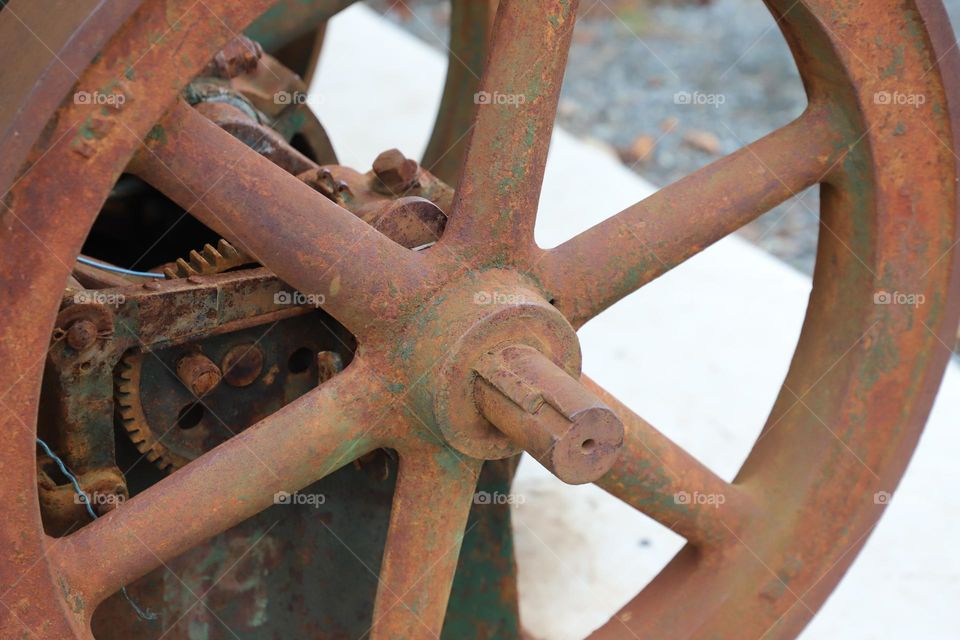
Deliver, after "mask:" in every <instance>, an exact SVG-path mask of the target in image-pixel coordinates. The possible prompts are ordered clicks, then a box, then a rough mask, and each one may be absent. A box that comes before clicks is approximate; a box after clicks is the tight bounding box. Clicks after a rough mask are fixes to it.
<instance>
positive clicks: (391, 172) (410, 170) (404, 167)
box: [373, 149, 420, 195]
mask: <svg viewBox="0 0 960 640" xmlns="http://www.w3.org/2000/svg"><path fill="white" fill-rule="evenodd" d="M373 173H374V175H376V176H377V182H378V184H375V185H374V186H375V187H377V188H378V190H379V191H382V192H384V193H387V194H389V195H402V194H404V193H406V192H407V191H408V190H410V189H411V188H413V187H414V186H416V184H417V179H418V178H419V177H420V165H419V164H417V161H416V160H411V159H410V158H407V157H405V156H404V155H403V154H402V153H400V151H399V150H398V149H389V150H387V151H384V152H383V153H381V154H380V155H379V156H377V159H376V160H374V161H373Z"/></svg>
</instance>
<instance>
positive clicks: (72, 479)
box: [37, 438, 157, 620]
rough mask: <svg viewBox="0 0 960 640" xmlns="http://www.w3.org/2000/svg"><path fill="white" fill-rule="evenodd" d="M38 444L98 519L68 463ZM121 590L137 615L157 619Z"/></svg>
mask: <svg viewBox="0 0 960 640" xmlns="http://www.w3.org/2000/svg"><path fill="white" fill-rule="evenodd" d="M37 444H38V445H40V448H42V449H43V450H44V451H45V452H46V454H47V455H48V456H50V458H51V459H52V460H53V461H54V462H56V463H57V466H58V467H60V471H61V473H63V475H65V476H67V478H68V479H69V480H70V483H71V484H72V485H73V490H74V491H76V492H77V495H79V496H80V501H81V502H83V504H84V506H85V507H86V508H87V513H89V514H90V517H91V518H93V519H94V520H96V519H97V513H96V512H95V511H94V510H93V507H92V506H90V497H89V496H88V495H87V492H86V491H84V490H83V489H82V488H81V487H80V482H79V481H78V480H77V478H76V476H74V475H73V474H72V473H70V470H69V469H67V465H65V464H64V463H63V460H61V459H60V458H59V457H58V456H57V454H55V453H54V452H53V451H52V450H51V449H50V447H49V446H48V445H47V443H46V442H44V441H43V440H41V439H40V438H37ZM120 592H121V593H123V597H124V598H126V599H127V602H129V603H130V606H131V607H133V610H134V611H136V612H137V615H138V616H140V617H141V618H142V619H144V620H156V619H157V614H155V613H154V612H153V611H150V610H149V609H141V608H140V606H139V605H137V603H136V602H134V601H133V598H131V597H130V594H128V593H127V588H126V587H120Z"/></svg>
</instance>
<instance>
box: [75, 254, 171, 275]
mask: <svg viewBox="0 0 960 640" xmlns="http://www.w3.org/2000/svg"><path fill="white" fill-rule="evenodd" d="M77 262H81V263H83V264H86V265H90V266H91V267H96V268H97V269H103V270H104V271H113V272H114V273H122V274H124V275H128V276H137V277H140V278H166V277H167V276H165V275H163V274H162V273H152V272H150V271H131V270H130V269H124V268H122V267H115V266H113V265H112V264H103V263H102V262H95V261H93V260H91V259H90V258H84V257H83V256H79V257H78V258H77Z"/></svg>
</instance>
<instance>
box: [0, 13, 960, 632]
mask: <svg viewBox="0 0 960 640" xmlns="http://www.w3.org/2000/svg"><path fill="white" fill-rule="evenodd" d="M3 4H4V5H5V6H3V8H2V9H0V48H3V49H4V50H5V52H6V54H7V55H6V56H5V58H4V59H5V61H6V62H5V64H4V65H3V66H2V71H0V73H2V86H4V87H5V97H4V100H3V108H2V110H0V135H2V139H0V144H2V148H3V149H4V153H3V154H2V156H0V185H2V190H3V191H2V192H3V200H2V202H3V209H2V211H0V216H2V222H3V227H2V231H0V247H2V250H0V287H2V288H0V305H2V309H3V318H4V321H3V323H2V324H0V362H3V363H4V367H3V368H2V369H0V401H2V411H0V422H2V428H3V430H4V433H5V434H6V437H5V438H4V439H3V440H2V442H0V472H2V477H3V479H4V482H3V484H2V485H0V499H2V504H3V505H4V506H5V510H6V514H5V516H6V517H5V518H4V522H3V523H2V525H0V549H2V550H3V561H2V563H0V588H2V592H0V604H2V605H3V606H2V607H0V637H3V638H43V639H48V638H49V639H57V640H59V639H63V638H93V637H96V638H98V639H111V638H160V637H169V638H231V637H242V638H254V639H256V638H264V639H266V638H360V637H370V638H374V639H385V638H435V637H441V636H442V637H443V638H451V639H452V638H497V639H501V638H521V637H523V631H522V626H521V622H520V619H519V615H518V610H517V588H516V578H515V576H516V564H515V560H514V555H513V543H512V537H511V532H510V514H509V505H507V504H485V502H484V501H483V500H478V498H477V496H483V495H490V494H494V493H498V492H499V493H506V492H508V491H509V487H510V483H511V479H512V477H513V473H514V471H515V469H516V463H517V458H518V456H519V454H521V453H522V452H524V451H526V452H527V453H529V454H530V455H532V456H534V457H535V458H537V459H538V460H539V461H540V462H541V463H542V464H544V466H546V467H547V468H548V469H549V470H550V471H551V472H553V473H554V474H555V475H556V476H557V477H559V478H560V479H561V480H564V481H565V482H568V483H571V484H581V483H587V482H595V483H597V484H598V485H599V486H601V487H602V488H604V489H605V490H607V491H608V492H610V493H611V494H613V495H614V496H616V497H618V498H620V499H622V500H623V501H625V502H626V503H628V504H630V505H632V506H633V507H635V508H636V509H638V510H640V511H641V512H643V513H644V514H646V515H647V516H649V517H650V518H652V519H654V520H656V521H657V522H659V523H661V524H663V525H664V526H667V527H670V528H672V529H673V530H675V531H676V532H677V533H679V534H681V535H682V536H684V537H685V538H686V539H687V541H688V544H687V546H686V547H685V548H684V549H683V551H681V552H680V553H679V554H678V555H677V556H676V557H675V558H674V560H673V561H672V562H671V563H670V564H669V565H668V566H667V567H666V568H665V569H664V570H663V572H662V573H661V574H660V575H659V576H658V577H657V578H656V579H655V580H654V582H653V583H651V584H650V585H649V586H648V587H647V588H645V589H644V590H643V591H642V592H641V593H639V594H638V595H637V596H636V598H635V599H633V600H632V601H631V602H630V603H628V604H627V605H626V606H625V607H624V608H623V609H622V610H621V611H620V612H619V613H618V614H617V615H615V616H614V617H613V618H611V620H610V621H609V622H608V623H607V624H606V625H604V626H603V627H601V628H600V629H598V630H597V631H596V632H595V633H594V634H593V635H591V638H598V639H605V638H640V637H642V638H758V637H761V636H762V637H769V638H792V637H795V636H796V635H797V634H798V633H799V632H800V630H801V629H802V628H803V627H804V625H805V624H806V623H807V622H808V621H809V620H810V619H811V617H812V616H813V615H814V614H815V613H816V611H817V608H818V607H819V606H820V605H821V604H822V603H823V602H824V600H825V599H826V597H827V596H828V595H829V593H830V592H831V590H832V589H833V587H834V586H835V585H836V584H837V582H838V581H839V580H840V578H841V577H842V575H843V573H844V571H845V570H846V568H847V567H848V566H849V565H850V563H851V562H852V561H853V560H854V558H855V557H856V554H857V552H858V551H859V549H860V548H861V547H862V545H863V544H864V542H865V541H866V538H867V536H868V535H869V533H870V531H871V530H872V528H873V527H874V526H875V524H876V522H877V520H878V518H879V517H880V515H881V514H882V512H883V509H884V507H885V504H886V500H885V499H884V496H887V495H889V493H890V492H892V491H893V490H894V488H895V486H896V484H897V482H898V480H899V479H900V476H901V475H902V473H903V471H904V468H905V466H906V464H907V462H908V460H909V457H910V454H911V453H912V451H913V449H914V447H915V446H916V443H917V438H918V437H919V434H920V432H921V430H922V428H923V425H924V423H925V421H926V418H927V415H928V412H929V410H930V407H931V404H932V402H933V398H934V394H935V392H936V390H937V388H938V386H939V382H940V378H941V376H942V374H943V370H944V367H945V365H946V362H947V359H948V357H949V354H950V351H949V349H948V348H946V347H945V344H947V343H950V342H951V340H952V339H953V337H954V336H955V335H956V328H957V323H958V314H960V307H958V302H960V301H958V295H960V283H958V282H957V267H958V259H960V251H958V248H957V247H958V244H960V230H958V226H957V221H958V219H957V212H958V209H957V204H958V203H957V195H958V194H957V176H958V157H957V156H956V155H955V150H956V148H957V138H956V136H957V133H958V121H957V120H956V119H955V117H954V114H955V113H956V109H957V108H958V106H957V105H958V103H957V99H958V97H960V96H958V94H957V93H956V92H957V90H958V87H957V82H958V80H960V66H958V64H960V61H958V59H957V55H958V53H957V50H956V48H955V46H954V42H953V36H952V33H951V30H950V26H949V23H948V22H947V18H946V14H945V12H944V9H943V7H942V6H941V4H940V3H939V2H937V1H936V0H908V1H902V0H896V1H895V0H872V1H871V2H869V3H867V2H851V1H849V0H804V1H803V2H794V1H793V0H767V1H766V4H767V6H768V8H769V9H770V11H772V12H773V14H774V16H775V17H776V19H777V22H778V24H779V26H780V27H781V29H782V31H783V34H784V36H785V37H786V39H787V41H788V42H789V44H790V46H791V49H792V51H793V53H794V56H795V58H796V61H797V66H798V68H799V70H800V72H801V75H802V77H803V81H804V84H805V87H806V90H807V94H808V97H809V105H808V107H807V109H806V110H805V112H804V113H803V114H802V115H801V116H800V117H799V118H798V119H797V120H795V121H794V122H792V123H790V124H789V125H787V126H786V127H784V128H782V129H780V130H778V131H775V132H773V133H772V134H770V135H768V136H766V137H764V138H762V139H760V140H758V141H756V142H754V143H752V144H750V145H748V146H747V147H745V148H743V149H741V150H740V151H738V152H736V153H734V154H732V155H730V156H728V157H726V158H723V159H721V160H719V161H717V162H715V163H714V164H712V165H710V166H708V167H706V168H705V169H703V170H701V171H699V172H697V173H695V174H692V175H690V176H689V177H687V178H685V179H684V180H681V181H680V182H678V183H675V184H674V185H671V186H669V187H667V188H664V189H662V190H661V191H659V192H658V193H657V194H655V195H654V196H652V197H650V198H648V199H646V200H644V201H642V202H639V203H637V204H636V205H633V206H631V207H630V208H628V209H626V210H624V211H622V212H620V213H618V214H616V215H614V216H612V217H611V218H609V219H608V220H606V221H605V222H603V223H601V224H599V225H597V226H595V227H593V228H592V229H590V230H588V231H586V232H584V233H582V234H580V235H578V236H576V237H574V238H573V239H571V240H569V241H567V242H566V243H564V244H561V245H560V246H558V247H556V248H554V249H550V250H544V249H541V248H539V247H538V246H536V244H535V243H534V241H533V228H534V222H535V214H536V210H537V204H538V198H539V191H540V185H541V180H542V177H543V170H544V164H545V161H546V156H547V149H548V144H549V140H550V134H551V131H552V128H553V122H554V118H555V112H556V108H557V102H558V96H559V88H560V84H561V81H562V76H563V70H564V67H565V64H566V58H567V50H568V48H569V45H570V40H571V37H572V31H573V26H574V23H575V17H576V12H577V6H578V3H577V2H576V1H575V0H536V1H534V0H530V1H520V0H501V1H500V2H499V7H498V3H496V2H495V1H493V0H474V1H471V0H452V15H451V33H450V60H451V64H450V68H449V71H448V77H447V84H446V88H445V91H444V95H443V100H442V103H441V108H440V113H439V116H438V119H437V123H436V127H435V130H434V134H433V137H432V139H431V141H430V144H429V146H428V150H427V152H426V157H424V158H423V159H422V161H420V162H418V161H416V160H413V159H410V158H406V157H404V156H403V154H402V153H400V152H399V151H398V150H395V149H390V150H385V151H384V152H383V153H382V154H381V155H380V156H379V157H378V158H377V160H376V161H375V162H374V164H373V167H372V168H371V169H370V170H369V171H365V172H363V171H362V170H363V169H364V168H351V167H346V166H343V165H341V164H339V162H338V160H337V157H336V154H335V151H334V149H333V147H332V145H331V143H330V141H329V138H328V137H327V133H326V131H325V130H324V127H323V125H322V123H321V121H320V120H319V119H318V118H317V116H316V114H314V113H313V112H311V110H310V109H309V107H308V106H307V104H306V102H305V96H306V89H307V83H306V81H304V80H303V79H302V78H303V77H309V74H310V72H311V67H310V64H311V61H312V60H314V59H315V57H316V55H317V53H318V47H319V45H320V43H321V42H322V34H323V26H324V24H325V23H326V21H327V20H329V19H330V18H331V17H332V16H333V15H335V14H336V13H337V12H338V11H340V10H342V9H344V8H345V7H346V6H348V5H349V4H351V2H350V1H349V0H339V1H336V0H282V1H281V2H276V0H203V1H202V2H197V1H196V0H88V1H83V2H77V1H67V0H48V1H47V2H43V3H40V2H31V1H28V0H8V2H6V3H3ZM358 81H363V79H362V78H358ZM476 96H481V97H483V96H501V97H503V96H506V97H508V98H510V99H509V100H499V99H476ZM891 96H893V98H891ZM917 96H922V97H923V100H922V101H921V100H916V99H913V100H911V97H917ZM903 97H905V99H903V100H901V98H903ZM400 125H401V123H398V126H400ZM817 184H819V185H820V187H821V194H822V211H821V220H822V223H821V237H820V243H819V249H818V259H817V266H816V272H815V276H814V287H813V292H812V294H811V298H810V303H809V308H808V312H807V317H806V320H805V324H804V329H803V334H802V337H801V339H800V341H799V343H798V345H797V350H796V354H795V356H794V360H793V363H792V366H791V369H790V372H789V374H788V376H787V379H786V380H785V382H784V384H783V388H782V391H781V394H780V395H779V397H778V398H777V399H776V402H775V404H774V407H773V410H772V412H771V415H770V418H769V421H768V423H767V425H766V427H765V428H764V431H763V433H762V435H761V436H760V438H759V439H758V441H757V443H756V445H755V447H754V449H753V451H752V452H751V454H750V456H749V458H748V460H747V462H746V463H745V465H744V467H743V469H742V470H741V472H740V474H739V475H738V477H737V478H736V480H735V481H734V482H732V483H728V482H726V481H724V480H722V479H721V478H719V477H717V476H716V475H715V474H713V473H712V472H711V471H710V470H709V469H707V468H706V467H705V466H703V465H702V464H701V463H700V462H698V461H697V460H696V459H695V458H694V457H692V456H691V455H689V454H688V453H687V452H685V451H684V450H683V449H682V448H680V447H679V446H677V445H676V444H674V443H672V442H671V441H670V440H669V439H668V438H666V437H665V436H664V435H662V434H661V433H659V432H658V431H657V430H656V429H655V427H654V426H652V425H650V424H649V423H647V422H646V421H645V420H644V419H643V418H642V417H640V416H639V415H637V414H635V413H634V412H632V411H631V410H630V409H628V408H627V407H626V406H625V405H624V404H622V403H621V402H620V401H619V400H617V399H616V398H614V397H612V396H611V395H610V394H608V393H607V392H605V391H604V390H603V389H602V388H600V387H599V386H598V385H597V384H595V383H594V382H592V381H591V380H590V379H589V378H587V377H586V376H583V375H582V374H581V370H580V369H581V354H580V348H579V343H578V341H577V336H576V330H577V329H578V328H579V327H581V326H582V325H583V324H584V323H586V322H587V321H589V320H590V319H591V318H593V317H595V316H596V315H598V314H599V313H601V312H602V311H604V310H605V309H607V308H608V307H610V306H611V305H613V304H615V303H616V302H617V301H618V300H620V299H622V298H624V297H625V296H627V295H629V294H630V293H632V292H634V291H636V290H637V289H639V288H640V287H642V286H644V285H645V284H647V283H649V282H650V281H652V280H653V279H655V278H657V277H658V276H660V275H662V274H663V273H665V272H667V271H668V270H670V269H671V268H672V267H674V266H676V265H678V264H680V263H682V262H683V261H685V260H686V259H688V258H689V257H691V256H693V255H695V254H696V253H698V252H699V251H701V250H703V249H704V248H706V247H708V246H709V245H711V244H712V243H714V242H716V241H718V240H720V239H721V238H723V237H725V236H726V235H728V234H729V233H732V232H734V231H735V230H736V229H738V228H740V227H741V226H743V225H744V224H746V223H747V222H749V221H751V220H753V219H754V218H756V217H757V216H759V215H760V214H762V213H764V212H765V211H767V210H769V209H770V208H772V207H774V206H776V205H777V204H779V203H781V202H783V201H785V200H787V199H789V198H790V197H791V196H793V195H795V194H796V193H798V192H800V191H802V190H804V189H806V188H808V187H810V186H813V185H817ZM888 291H911V292H915V294H914V295H917V296H923V299H924V300H926V301H927V302H926V303H925V304H923V305H912V306H911V305H899V304H897V305H894V304H882V302H883V301H882V300H880V301H879V302H880V303H878V299H877V296H878V295H882V294H883V293H884V292H888ZM637 366H638V367H639V366H644V365H643V363H637ZM678 496H707V497H713V498H714V499H713V500H712V501H711V500H706V501H704V500H689V499H678ZM718 497H722V500H719V499H717V498H718ZM358 566H360V567H362V568H363V570H358V569H357V567H358ZM544 579H549V576H545V577H544Z"/></svg>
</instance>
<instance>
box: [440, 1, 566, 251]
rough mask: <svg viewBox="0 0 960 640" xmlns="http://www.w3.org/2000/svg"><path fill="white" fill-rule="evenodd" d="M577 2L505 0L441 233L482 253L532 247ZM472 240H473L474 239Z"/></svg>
mask: <svg viewBox="0 0 960 640" xmlns="http://www.w3.org/2000/svg"><path fill="white" fill-rule="evenodd" d="M577 4H578V3H577V2H576V1H571V2H561V1H559V0H538V1H533V0H522V1H520V0H503V1H502V2H501V3H500V8H499V10H498V11H497V18H496V23H495V25H494V33H493V42H492V44H491V53H490V58H489V61H488V67H487V69H486V71H485V72H484V75H483V79H482V81H481V83H480V93H479V94H478V98H479V100H478V102H479V104H478V105H477V119H476V124H475V126H474V130H473V133H472V134H471V137H470V143H469V144H468V146H467V155H466V159H465V161H464V165H463V175H462V177H461V179H460V183H459V186H458V188H457V195H456V198H455V200H454V204H453V212H452V215H451V220H450V222H449V223H448V225H447V230H446V232H445V233H444V240H445V241H448V242H454V243H456V244H457V245H458V246H461V247H467V245H469V246H468V247H467V248H466V249H465V251H466V252H467V254H468V255H471V256H473V257H476V258H478V259H480V260H484V259H495V258H496V257H497V256H498V255H499V256H503V255H507V254H508V253H509V251H507V250H508V249H512V250H513V251H515V252H518V253H519V254H520V256H521V259H522V255H523V254H524V252H529V251H531V250H532V249H533V248H534V247H533V227H534V223H535V221H536V212H537V203H538V202H539V199H540V187H541V183H542V181H543V171H544V165H545V164H546V160H547V150H548V148H549V146H550V135H551V132H552V131H553V122H554V119H555V117H556V110H557V102H558V100H559V96H560V85H561V83H562V81H563V70H564V68H565V66H566V61H567V53H568V49H569V46H570V38H571V36H572V33H573V25H574V21H575V18H576V8H577ZM471 241H472V244H470V243H471Z"/></svg>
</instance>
